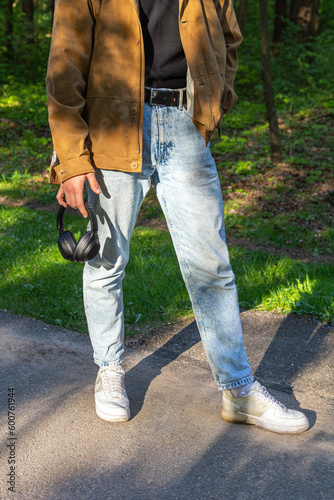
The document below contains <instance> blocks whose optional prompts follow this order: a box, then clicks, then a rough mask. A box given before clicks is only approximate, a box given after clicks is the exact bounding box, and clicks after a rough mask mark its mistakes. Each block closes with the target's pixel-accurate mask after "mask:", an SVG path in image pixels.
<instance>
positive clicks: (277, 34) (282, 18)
mask: <svg viewBox="0 0 334 500" xmlns="http://www.w3.org/2000/svg"><path fill="white" fill-rule="evenodd" d="M287 18H288V0H276V1H275V18H274V35H273V42H274V46H275V45H276V44H277V43H279V42H281V41H282V33H283V31H284V29H285V26H286V21H287Z"/></svg>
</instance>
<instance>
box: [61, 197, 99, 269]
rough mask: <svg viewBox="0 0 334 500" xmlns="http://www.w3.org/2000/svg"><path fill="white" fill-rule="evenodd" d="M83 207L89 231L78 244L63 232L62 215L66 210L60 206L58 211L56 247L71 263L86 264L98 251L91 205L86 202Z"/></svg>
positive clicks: (94, 218) (69, 234) (95, 223)
mask: <svg viewBox="0 0 334 500" xmlns="http://www.w3.org/2000/svg"><path fill="white" fill-rule="evenodd" d="M85 207H86V208H87V212H88V215H89V220H90V224H91V230H90V231H87V232H86V233H85V234H83V235H82V236H81V238H80V240H79V241H78V242H77V240H76V239H75V237H74V236H73V234H72V233H71V231H64V213H65V210H66V208H65V207H63V206H62V205H61V206H60V208H59V211H58V216H57V229H58V231H59V238H58V247H59V250H60V253H61V254H62V256H63V257H64V259H67V260H71V261H72V262H86V261H87V260H91V259H92V258H93V257H95V255H97V253H98V251H99V250H100V242H99V237H98V235H97V218H96V215H95V212H94V210H93V207H92V205H91V204H90V203H88V202H86V201H85Z"/></svg>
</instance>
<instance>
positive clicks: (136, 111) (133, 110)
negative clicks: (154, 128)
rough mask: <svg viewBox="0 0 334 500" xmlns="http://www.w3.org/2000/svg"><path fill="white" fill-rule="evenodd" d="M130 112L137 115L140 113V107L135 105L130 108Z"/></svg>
mask: <svg viewBox="0 0 334 500" xmlns="http://www.w3.org/2000/svg"><path fill="white" fill-rule="evenodd" d="M130 113H131V114H132V115H136V114H137V113H138V109H137V108H136V106H133V107H132V108H131V109H130Z"/></svg>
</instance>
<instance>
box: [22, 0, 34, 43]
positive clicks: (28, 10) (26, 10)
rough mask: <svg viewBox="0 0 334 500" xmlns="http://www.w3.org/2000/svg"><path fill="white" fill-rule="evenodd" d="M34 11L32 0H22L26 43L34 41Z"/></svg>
mask: <svg viewBox="0 0 334 500" xmlns="http://www.w3.org/2000/svg"><path fill="white" fill-rule="evenodd" d="M34 12H35V7H34V0H22V13H23V17H24V18H25V19H24V21H25V24H26V27H25V34H26V40H27V42H28V43H33V42H35V28H34Z"/></svg>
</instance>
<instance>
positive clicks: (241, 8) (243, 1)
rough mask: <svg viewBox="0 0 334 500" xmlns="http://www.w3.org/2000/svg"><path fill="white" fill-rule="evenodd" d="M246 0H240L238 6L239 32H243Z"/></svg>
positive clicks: (246, 6)
mask: <svg viewBox="0 0 334 500" xmlns="http://www.w3.org/2000/svg"><path fill="white" fill-rule="evenodd" d="M247 8H248V0H240V5H239V8H238V24H239V28H240V31H241V33H242V34H243V33H244V28H245V22H246V17H247Z"/></svg>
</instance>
